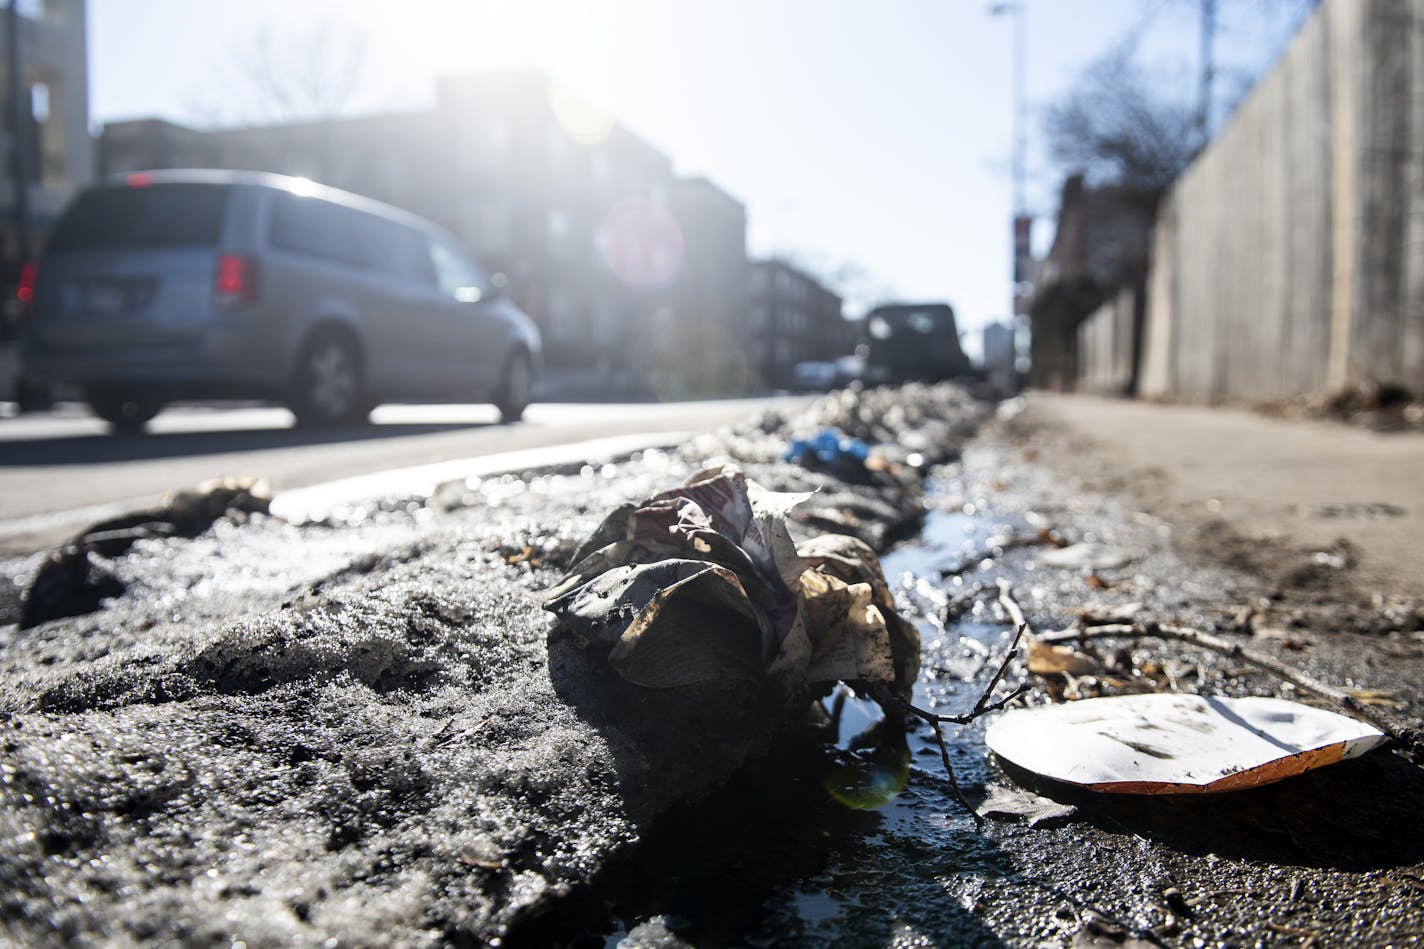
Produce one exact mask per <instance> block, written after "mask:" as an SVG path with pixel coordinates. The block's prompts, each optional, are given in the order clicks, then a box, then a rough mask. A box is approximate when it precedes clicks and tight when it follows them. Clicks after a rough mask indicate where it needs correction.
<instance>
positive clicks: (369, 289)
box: [20, 171, 541, 430]
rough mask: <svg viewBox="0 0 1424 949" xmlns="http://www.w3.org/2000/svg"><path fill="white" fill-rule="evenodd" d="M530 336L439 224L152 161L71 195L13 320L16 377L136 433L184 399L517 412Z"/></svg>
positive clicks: (258, 179)
mask: <svg viewBox="0 0 1424 949" xmlns="http://www.w3.org/2000/svg"><path fill="white" fill-rule="evenodd" d="M540 349H541V347H540V339H539V333H538V330H537V329H536V327H535V326H534V324H533V323H532V322H531V321H530V320H529V318H528V317H527V316H525V314H524V313H523V312H522V311H521V310H520V309H519V308H518V307H517V306H516V305H515V304H514V302H513V301H512V300H510V299H509V298H508V297H506V296H505V295H504V294H503V293H502V292H501V289H500V281H499V280H498V279H496V278H493V277H491V276H490V275H488V274H486V273H485V272H484V271H483V270H481V269H480V267H479V266H478V265H477V264H476V263H475V262H474V261H473V260H471V259H470V257H469V256H468V255H467V254H466V253H465V252H464V251H463V250H462V249H461V248H460V247H459V245H458V244H457V243H456V242H455V240H454V239H453V238H452V237H451V236H450V235H448V234H446V233H445V232H444V231H442V230H440V229H439V228H438V227H436V226H435V225H433V224H431V223H429V222H428V221H425V220H423V219H421V218H419V217H416V216H415V215H412V214H408V213H406V212H404V211H401V210H398V209H396V208H393V207H390V206H388V205H384V204H381V203H379V202H376V201H372V200H369V199H367V198H363V197H360V196H358V195H354V194H350V193H347V192H344V191H338V190H336V189H333V188H326V187H323V186H321V185H317V184H314V183H312V182H310V181H307V180H306V179H302V178H288V177H285V176H281V175H271V174H262V173H255V172H232V171H154V172H139V173H134V174H129V175H124V176H120V177H116V178H112V179H108V180H106V181H104V182H101V183H100V184H97V185H95V186H93V187H91V188H88V189H86V190H85V191H83V192H81V193H80V194H79V195H78V197H77V198H76V199H75V200H74V202H73V203H72V204H71V205H70V206H69V208H68V209H67V210H66V211H65V213H64V215H63V216H62V217H61V218H60V220H59V222H58V223H57V224H56V226H55V229H54V232H53V234H52V236H51V238H50V241H49V244H48V246H47V248H46V250H45V254H44V256H43V258H42V259H41V260H40V263H39V273H38V277H37V279H36V281H35V284H34V294H33V298H32V300H31V303H30V306H29V309H28V311H27V312H26V314H25V316H24V318H23V322H22V325H21V335H20V356H21V360H22V363H23V366H24V371H25V372H26V374H27V376H28V377H30V378H31V379H35V380H39V381H42V382H56V383H69V384H73V385H77V386H79V387H80V388H81V389H82V390H83V392H84V394H85V398H86V399H87V400H88V402H89V405H90V407H91V408H92V409H93V410H94V412H95V414H97V415H99V416H100V417H101V418H103V419H105V420H107V421H108V422H110V423H111V424H112V425H113V426H114V427H115V428H116V429H118V430H137V429H139V428H142V426H143V425H144V423H146V422H147V421H148V420H149V419H151V418H152V417H153V416H154V415H156V414H158V412H159V411H160V410H161V409H162V408H163V406H164V404H165V403H167V402H169V401H173V400H177V399H223V398H238V399H270V400H275V401H279V402H283V403H285V404H286V405H288V406H289V407H290V408H291V409H292V411H293V412H294V413H295V414H296V416H297V420H298V422H299V423H300V424H304V425H335V424H344V423H352V422H358V421H360V420H363V419H364V418H365V417H366V416H367V414H368V413H369V412H370V410H371V409H372V408H373V407H374V406H375V405H377V404H379V403H381V402H389V401H463V400H466V399H480V400H489V401H493V402H494V404H495V405H496V406H498V408H499V411H500V414H501V417H502V418H503V419H504V420H505V421H513V420H516V419H518V418H519V417H520V416H521V415H522V413H523V411H524V408H525V406H527V405H528V403H529V400H530V397H531V394H532V391H533V385H534V378H535V371H536V369H537V367H538V364H539V357H540Z"/></svg>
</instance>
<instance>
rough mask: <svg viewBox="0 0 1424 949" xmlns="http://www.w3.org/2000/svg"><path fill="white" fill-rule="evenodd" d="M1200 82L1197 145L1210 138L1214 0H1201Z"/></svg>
mask: <svg viewBox="0 0 1424 949" xmlns="http://www.w3.org/2000/svg"><path fill="white" fill-rule="evenodd" d="M1200 61H1201V80H1200V82H1201V84H1200V85H1199V86H1198V88H1197V115H1196V132H1197V144H1198V147H1204V146H1205V145H1206V143H1207V142H1209V141H1210V140H1211V87H1212V80H1213V79H1215V77H1216V0H1201V53H1200Z"/></svg>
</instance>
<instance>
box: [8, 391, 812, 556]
mask: <svg viewBox="0 0 1424 949" xmlns="http://www.w3.org/2000/svg"><path fill="white" fill-rule="evenodd" d="M805 402H806V398H805V397H801V396H786V397H780V398H763V399H728V400H716V401H703V402H676V403H599V404H539V405H534V406H531V407H530V409H529V410H528V412H527V413H526V415H525V419H524V421H523V422H520V423H518V424H515V425H500V424H499V423H498V415H497V413H496V411H495V409H494V408H493V407H491V406H486V405H390V406H383V407H381V408H379V409H377V410H376V411H375V412H374V413H373V414H372V424H370V425H366V426H360V427H351V428H340V429H326V430H310V429H297V428H293V427H292V416H291V414H290V413H289V412H287V411H286V410H285V409H279V408H265V407H245V408H236V409H232V408H209V407H202V406H185V407H178V408H173V409H169V410H167V411H165V412H163V413H162V414H161V415H159V416H158V417H157V418H156V419H154V420H153V422H151V423H150V425H149V431H148V432H147V433H146V434H142V435H111V434H109V432H108V430H107V427H106V425H105V424H104V423H103V422H101V421H100V420H98V419H96V418H94V417H92V416H91V415H89V414H88V413H87V412H86V411H85V410H84V409H83V408H82V407H79V406H62V407H61V408H60V409H59V410H57V411H54V412H46V413H38V414H34V415H24V416H16V417H11V418H0V554H22V553H28V552H31V551H36V550H40V549H44V548H47V547H51V546H54V545H55V544H57V543H60V542H61V541H62V540H63V539H65V538H66V537H68V536H69V535H70V534H72V533H73V532H74V531H75V530H76V529H78V528H81V527H83V526H84V525H85V524H87V523H89V522H92V521H95V520H99V519H101V518H103V517H106V516H112V515H113V514H114V513H117V512H120V511H124V510H132V509H136V508H144V507H150V506H152V505H153V504H154V503H155V501H156V500H157V499H158V497H159V496H160V495H162V494H163V493H164V492H166V491H172V490H182V489H188V488H192V487H193V486H195V485H197V484H199V483H200V482H203V481H206V480H208V479H211V478H216V477H222V476H260V477H263V478H266V479H267V481H268V483H269V485H270V486H271V488H272V490H273V491H274V492H277V493H278V494H280V493H282V492H285V491H291V490H294V489H308V488H311V487H312V486H314V485H321V484H324V483H327V482H333V481H338V480H344V479H349V478H351V477H353V476H364V475H372V474H374V473H378V472H388V471H392V470H401V471H404V470H406V469H410V468H418V467H422V466H428V465H432V464H445V465H452V464H453V467H451V468H450V469H448V470H450V471H457V470H458V469H459V465H460V463H461V462H462V461H463V460H466V459H477V458H483V457H487V456H490V455H495V454H499V453H507V452H525V451H529V450H533V449H542V450H545V451H549V450H553V449H555V448H557V446H572V447H569V448H568V453H569V456H570V457H569V458H568V459H566V460H574V459H575V458H576V457H577V456H578V455H579V453H580V452H581V451H585V450H592V449H597V447H598V446H599V445H600V444H604V443H601V442H600V440H602V439H608V438H618V439H623V440H624V441H621V442H613V443H606V444H604V448H603V449H602V450H607V447H608V446H613V447H614V450H615V453H617V451H619V450H623V451H626V450H631V449H632V448H634V447H637V446H638V445H639V443H640V441H641V443H643V444H645V445H659V444H666V443H667V442H669V441H672V442H676V441H677V440H679V439H680V438H682V437H683V436H685V435H686V433H688V432H697V431H706V430H709V429H712V428H716V427H718V426H721V425H725V424H728V423H729V422H732V421H734V420H737V419H742V418H745V417H747V416H749V415H752V414H755V413H756V412H758V411H761V410H763V409H766V408H772V407H780V408H782V409H793V408H795V407H797V406H801V405H804V404H805ZM542 458H543V459H544V460H543V461H542V462H540V463H542V464H553V463H556V462H557V461H559V459H558V458H557V457H556V456H555V455H549V454H546V455H544V456H542ZM527 463H528V462H524V461H520V460H518V459H516V460H515V461H513V462H511V464H514V465H519V464H527ZM468 467H469V468H470V471H471V472H474V471H476V470H483V469H482V468H480V466H479V465H478V464H476V463H474V462H470V463H469V466H468ZM416 476H417V477H428V472H427V473H425V474H424V475H420V474H417V475H416ZM348 487H349V486H348ZM365 487H367V488H370V487H371V485H370V483H367V484H366V485H365ZM312 494H313V492H311V491H308V492H307V493H306V495H305V497H306V499H307V500H306V502H304V503H310V502H311V498H312Z"/></svg>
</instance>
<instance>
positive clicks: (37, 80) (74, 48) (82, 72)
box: [0, 0, 94, 339]
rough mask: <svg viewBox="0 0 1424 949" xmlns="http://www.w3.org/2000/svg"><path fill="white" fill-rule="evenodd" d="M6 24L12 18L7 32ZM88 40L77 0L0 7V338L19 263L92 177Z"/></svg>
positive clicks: (19, 0) (8, 321) (10, 316)
mask: <svg viewBox="0 0 1424 949" xmlns="http://www.w3.org/2000/svg"><path fill="white" fill-rule="evenodd" d="M12 24H14V25H18V29H17V30H15V31H14V33H13V34H12V32H11V26H12ZM87 43H88V40H87V21H86V19H85V7H84V0H28V2H24V0H11V3H10V4H8V5H7V7H6V9H3V10H0V57H3V59H4V65H3V68H0V92H3V96H0V103H3V111H0V115H3V116H4V121H3V123H0V156H3V164H0V167H3V168H4V177H5V180H4V183H3V185H0V222H3V223H0V245H3V247H2V249H0V255H3V261H4V267H3V284H4V286H3V290H4V300H5V307H4V311H3V314H0V339H8V338H9V337H10V336H11V335H12V333H13V330H14V325H15V320H16V319H17V318H18V306H17V304H16V302H15V293H14V287H15V284H16V282H17V280H18V276H19V271H20V267H21V265H22V264H23V263H24V262H25V261H26V260H28V259H32V258H33V257H34V255H35V254H36V253H37V252H38V251H39V249H40V248H41V247H42V246H43V244H44V239H45V236H46V235H47V234H48V233H49V230H50V228H51V227H52V226H53V224H54V220H55V218H56V217H57V216H58V215H59V212H60V211H62V210H63V209H64V206H65V204H67V203H68V201H69V199H70V198H71V197H72V196H73V195H74V192H75V190H76V189H78V188H79V187H81V186H82V185H84V184H86V183H88V182H89V181H90V180H91V179H92V178H93V176H94V150H93V139H92V138H91V137H90V134H89V73H88V65H87V60H86V56H87ZM17 52H18V54H19V55H18V58H17V57H16V56H15V55H14V54H15V53H17ZM15 79H18V84H17V83H16V82H15V81H14V80H15ZM16 91H17V92H18V94H15V93H16Z"/></svg>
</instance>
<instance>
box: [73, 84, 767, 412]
mask: <svg viewBox="0 0 1424 949" xmlns="http://www.w3.org/2000/svg"><path fill="white" fill-rule="evenodd" d="M100 162H101V167H102V169H103V170H104V171H105V172H106V173H112V172H123V171H134V170H139V169H143V168H163V167H183V166H188V167H193V166H201V167H214V168H243V169H251V170H259V171H273V172H279V173H282V174H288V175H297V176H302V177H307V178H310V179H312V180H314V181H319V182H321V183H323V184H328V185H332V186H335V187H338V188H343V189H346V190H349V191H354V192H357V193H360V194H365V195H369V196H370V197H373V198H376V199H378V200H381V201H385V202H387V203H389V204H393V205H396V206H398V207H402V208H405V209H407V210H410V211H412V212H414V213H416V214H419V215H421V216H423V217H426V218H429V219H431V220H433V221H435V222H437V223H439V224H441V225H443V226H444V227H445V228H447V229H448V230H450V231H451V232H453V233H454V234H455V235H457V236H458V237H459V238H460V239H461V240H463V241H464V243H465V244H466V245H467V246H469V248H470V249H471V250H473V251H474V252H475V254H476V255H477V256H478V258H479V259H480V260H481V261H482V262H483V263H485V264H486V265H487V266H488V267H489V268H490V269H492V270H495V271H499V272H502V273H504V274H505V275H506V276H507V278H508V287H509V291H508V292H509V293H510V295H511V296H512V297H513V298H514V300H515V301H516V302H517V303H519V305H520V306H521V307H522V308H523V309H524V310H525V311H526V312H527V313H529V315H530V316H531V317H532V318H533V319H534V320H535V322H536V323H538V325H539V327H540V330H541V331H542V333H543V336H544V345H545V353H544V355H545V363H546V370H547V371H546V374H545V379H546V383H547V386H546V390H545V393H544V394H545V396H546V397H558V396H559V395H561V394H570V395H573V394H580V395H593V394H608V395H621V396H635V395H648V394H652V395H657V394H660V393H659V391H658V390H659V389H660V388H667V387H671V388H670V389H669V392H668V394H676V392H677V391H678V390H679V389H680V388H690V390H691V391H696V392H701V391H703V390H705V389H707V387H708V386H709V385H712V384H713V383H715V385H714V386H713V387H714V388H715V389H716V393H715V394H727V395H730V394H739V393H740V392H743V391H746V389H745V385H746V382H745V381H739V380H738V378H737V373H736V372H735V371H733V369H734V367H731V368H729V366H730V363H728V360H731V361H732V362H735V361H736V360H735V359H732V356H733V351H734V350H735V354H736V356H737V357H738V358H739V356H740V350H739V349H736V339H737V332H738V329H739V326H738V324H739V323H740V321H741V319H742V318H743V314H744V294H745V277H744V273H745V267H746V211H745V208H744V207H743V206H742V204H741V203H740V202H739V201H737V200H736V199H735V198H733V197H731V196H729V195H727V194H726V193H725V192H722V191H721V190H720V189H718V188H717V187H716V186H715V185H713V184H712V183H711V182H708V181H706V180H705V179H687V180H680V179H678V178H677V177H676V176H675V175H674V173H673V167H672V161H671V159H669V158H668V157H667V156H666V155H664V154H663V153H662V152H660V151H658V150H657V149H656V148H654V147H653V146H651V145H649V144H648V143H647V142H645V141H643V140H642V139H640V138H638V137H637V136H635V135H633V134H632V133H631V132H629V131H628V130H627V129H626V128H624V127H622V126H621V125H619V124H618V123H616V122H614V121H612V120H611V119H610V118H608V117H607V115H606V114H605V113H602V112H601V111H600V110H599V109H597V107H595V106H593V105H592V104H590V103H587V102H584V101H581V100H579V99H578V98H577V97H576V96H574V95H573V94H572V93H571V92H570V91H568V90H566V89H564V88H562V87H561V86H560V85H559V84H557V83H556V82H554V81H552V80H550V79H549V77H547V76H546V75H544V74H543V73H541V72H538V71H535V70H499V71H489V72H480V73H473V74H469V75H462V76H454V77H447V78H445V79H443V80H441V82H440V84H439V86H438V90H437V96H436V102H435V105H434V107H433V108H431V109H428V110H422V111H416V112H407V113H399V114H390V115H376V116H366V117H360V118H342V119H332V120H325V121H319V122H304V123H294V124H286V125H275V126H265V127H254V128H239V129H223V130H214V131H199V130H195V129H190V128H185V127H183V126H177V125H173V124H172V123H167V122H160V121H153V120H148V121H140V122H123V123H116V124H113V125H109V126H107V127H106V128H105V129H104V133H103V138H102V141H101V147H100ZM713 328H715V329H716V331H715V332H712V331H711V330H712V329H713ZM704 330H705V332H704ZM689 346H693V347H699V346H700V348H692V349H689V348H688V347H689ZM708 347H712V348H708ZM719 347H720V348H719ZM689 354H692V355H695V356H696V358H695V359H694V358H691V357H690V356H689ZM724 356H725V357H727V359H723V358H722V357H724ZM707 363H711V364H713V365H714V366H715V367H716V368H715V369H714V370H710V371H709V370H706V367H705V364H707ZM723 363H728V366H724V365H723ZM699 372H700V373H701V374H702V375H704V376H711V377H714V378H712V379H711V380H710V381H709V379H703V378H699V379H696V380H688V378H687V377H688V374H689V373H699ZM743 375H745V374H744V373H743ZM680 378H681V379H683V382H695V383H696V384H695V385H691V386H690V387H689V386H684V385H683V382H679V379H680Z"/></svg>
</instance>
